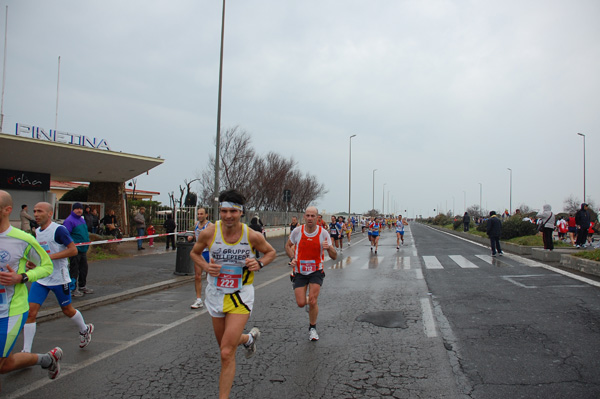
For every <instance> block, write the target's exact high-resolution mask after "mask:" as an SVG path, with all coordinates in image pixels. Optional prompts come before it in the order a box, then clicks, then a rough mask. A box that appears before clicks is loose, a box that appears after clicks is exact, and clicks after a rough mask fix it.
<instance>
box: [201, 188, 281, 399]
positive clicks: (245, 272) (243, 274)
mask: <svg viewBox="0 0 600 399" xmlns="http://www.w3.org/2000/svg"><path fill="white" fill-rule="evenodd" d="M219 202H220V211H219V212H220V217H221V220H219V221H217V222H216V223H215V224H213V225H210V226H207V227H206V228H205V229H204V230H202V231H201V232H200V235H199V236H198V240H197V241H196V244H195V245H194V248H193V249H192V252H191V254H190V256H191V257H192V260H193V261H194V263H195V264H197V265H199V266H200V267H201V268H202V269H203V270H204V271H206V272H207V273H208V284H207V286H206V298H205V300H204V304H205V305H206V309H207V310H208V313H210V315H211V317H212V322H213V330H214V332H215V337H216V338H217V343H218V344H219V348H220V350H221V374H220V377H219V397H220V398H228V397H229V392H230V391H231V386H232V384H233V379H234V377H235V352H236V350H237V347H238V345H244V347H245V348H246V358H250V357H252V356H253V355H254V353H255V352H256V340H258V338H259V337H260V331H259V329H258V328H256V327H254V328H252V329H251V330H250V333H249V334H242V332H243V331H244V327H245V325H246V322H247V321H248V319H249V317H250V312H252V305H253V303H254V286H253V285H252V283H253V282H254V272H255V271H258V270H260V269H262V268H263V266H264V265H267V264H269V263H271V261H273V259H275V255H276V254H275V250H274V249H273V247H272V246H271V245H270V244H269V243H268V242H267V241H266V240H265V237H264V236H263V235H262V234H260V233H258V232H256V231H254V230H252V229H250V228H248V226H247V225H245V224H243V223H242V222H241V221H240V219H241V218H242V214H243V212H244V204H245V202H246V198H245V197H244V196H243V195H242V194H240V193H239V192H237V191H236V190H227V191H223V192H221V194H219ZM206 247H208V248H209V250H210V262H206V260H205V259H204V256H202V252H203V251H204V248H206ZM255 250H258V251H260V252H262V253H264V256H263V257H262V258H261V260H257V259H256V257H255V255H254V251H255Z"/></svg>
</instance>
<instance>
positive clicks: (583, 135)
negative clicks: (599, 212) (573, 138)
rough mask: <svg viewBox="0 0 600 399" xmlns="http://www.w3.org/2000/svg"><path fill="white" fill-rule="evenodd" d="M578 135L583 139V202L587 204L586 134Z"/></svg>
mask: <svg viewBox="0 0 600 399" xmlns="http://www.w3.org/2000/svg"><path fill="white" fill-rule="evenodd" d="M577 135H578V136H581V137H583V202H587V201H586V200H585V134H583V133H577Z"/></svg>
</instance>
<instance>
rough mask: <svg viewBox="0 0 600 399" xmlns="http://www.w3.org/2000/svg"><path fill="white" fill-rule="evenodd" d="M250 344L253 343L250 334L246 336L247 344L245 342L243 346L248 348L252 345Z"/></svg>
mask: <svg viewBox="0 0 600 399" xmlns="http://www.w3.org/2000/svg"><path fill="white" fill-rule="evenodd" d="M252 342H254V337H253V336H252V334H248V342H246V343H245V344H244V346H246V347H247V346H250V345H252Z"/></svg>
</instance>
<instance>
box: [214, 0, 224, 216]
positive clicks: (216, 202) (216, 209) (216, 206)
mask: <svg viewBox="0 0 600 399" xmlns="http://www.w3.org/2000/svg"><path fill="white" fill-rule="evenodd" d="M224 37H225V0H223V14H222V17H221V55H220V58H219V94H218V100H217V139H216V146H215V147H216V150H215V151H216V155H215V194H214V195H215V197H214V203H213V218H214V219H213V220H217V217H218V215H219V198H218V197H219V158H220V152H221V91H222V88H223V39H224Z"/></svg>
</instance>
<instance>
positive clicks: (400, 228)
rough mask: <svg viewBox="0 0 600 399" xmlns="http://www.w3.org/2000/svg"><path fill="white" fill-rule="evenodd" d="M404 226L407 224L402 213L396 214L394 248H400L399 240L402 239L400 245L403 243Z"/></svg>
mask: <svg viewBox="0 0 600 399" xmlns="http://www.w3.org/2000/svg"><path fill="white" fill-rule="evenodd" d="M404 226H408V222H407V221H406V220H405V219H402V215H398V220H397V221H396V249H400V240H402V245H404Z"/></svg>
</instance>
